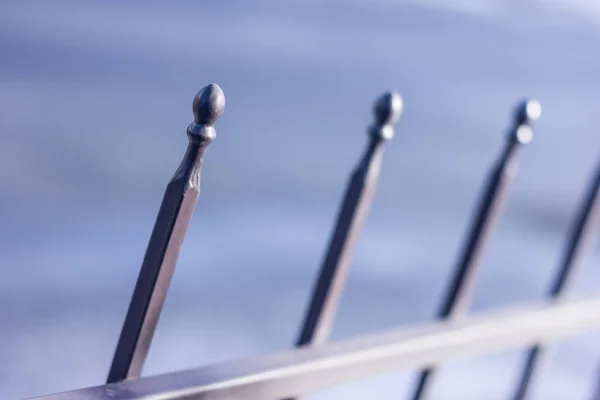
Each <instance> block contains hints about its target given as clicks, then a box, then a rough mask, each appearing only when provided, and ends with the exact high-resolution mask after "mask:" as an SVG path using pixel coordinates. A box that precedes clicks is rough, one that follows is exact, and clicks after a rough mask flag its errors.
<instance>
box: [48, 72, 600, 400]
mask: <svg viewBox="0 0 600 400" xmlns="http://www.w3.org/2000/svg"><path fill="white" fill-rule="evenodd" d="M402 106H403V102H402V98H401V97H400V95H399V94H397V93H385V94H384V95H382V96H381V97H380V98H379V99H378V100H377V101H376V103H375V106H374V122H373V124H372V125H371V127H370V128H369V129H368V132H367V133H368V140H367V144H366V148H365V151H364V154H363V155H362V156H361V157H360V159H359V161H358V164H357V165H356V167H355V169H354V170H353V172H352V174H351V177H350V181H349V183H348V188H347V190H346V193H345V195H344V198H343V200H342V205H341V209H340V211H339V214H338V218H337V222H336V225H335V228H334V230H333V234H332V237H331V241H330V243H329V247H328V249H327V253H326V255H325V258H324V261H323V263H322V266H321V269H320V272H319V275H318V279H317V282H316V284H315V286H314V291H313V293H312V297H311V298H310V303H309V306H308V310H307V313H306V316H305V319H304V321H303V324H302V329H301V331H300V334H299V336H298V339H297V341H296V348H295V349H292V350H290V351H287V352H283V353H279V354H273V355H267V356H265V357H259V358H253V359H247V360H240V361H236V362H228V363H222V364H218V365H213V366H208V367H202V368H197V369H193V370H187V371H181V372H175V373H171V374H165V375H160V376H155V377H146V378H142V377H141V374H142V370H143V366H144V362H145V360H146V356H147V354H148V350H149V348H150V344H151V342H152V337H153V334H154V331H155V328H156V325H157V323H158V320H159V316H160V313H161V309H162V307H163V303H164V300H165V297H166V294H167V290H168V288H169V284H170V281H171V277H172V276H173V272H174V270H175V265H176V263H177V258H178V256H179V252H180V249H181V246H182V244H183V240H184V238H185V235H186V231H187V229H188V226H189V223H190V220H191V217H192V214H193V212H194V209H195V205H196V201H197V199H198V196H199V193H200V174H201V169H202V163H203V158H204V153H205V151H206V149H207V147H208V145H209V144H210V143H211V142H212V141H213V140H214V139H215V137H216V130H215V127H214V125H215V123H216V121H217V120H218V118H219V117H220V116H221V114H222V113H223V111H224V108H225V96H224V94H223V92H222V90H221V88H220V87H219V86H218V85H216V84H211V85H208V86H206V87H204V88H203V89H202V90H200V92H199V93H198V94H197V95H196V97H195V99H194V103H193V112H194V122H192V124H190V125H189V127H188V128H187V135H188V137H189V145H188V148H187V151H186V153H185V156H184V157H183V160H182V162H181V164H180V166H179V168H178V169H177V171H176V172H175V175H174V176H173V178H172V179H171V181H170V182H169V184H168V185H167V189H166V192H165V195H164V198H163V202H162V205H161V207H160V210H159V213H158V217H157V219H156V223H155V225H154V230H153V232H152V236H151V238H150V243H149V244H148V248H147V250H146V255H145V257H144V261H143V263H142V267H141V271H140V274H139V277H138V281H137V284H136V287H135V290H134V293H133V297H132V299H131V303H130V305H129V309H128V311H127V315H126V318H125V322H124V324H123V329H122V331H121V336H120V338H119V341H118V344H117V347H116V351H115V354H114V358H113V361H112V365H111V367H110V371H109V373H108V378H107V383H106V384H105V385H102V386H97V387H91V388H86V389H79V390H74V391H70V392H65V393H59V394H54V395H49V396H43V397H38V398H37V399H40V400H42V399H43V400H84V399H85V400H100V399H103V400H109V399H110V400H117V399H118V400H125V399H153V400H158V399H237V398H240V399H242V398H243V399H281V398H290V397H296V396H300V395H303V394H306V393H308V392H310V391H314V390H317V389H320V388H324V387H328V386H333V385H338V384H342V383H345V382H350V381H353V380H356V379H362V378H366V377H369V376H374V375H377V374H381V373H384V372H389V371H394V370H401V369H416V368H422V371H421V372H420V374H419V379H418V383H417V385H416V388H415V390H414V393H413V394H412V395H411V399H413V400H423V399H426V398H427V397H428V390H429V388H430V387H431V385H432V382H433V380H434V379H435V371H436V368H438V367H439V365H440V363H442V362H444V361H447V360H450V359H452V358H454V357H458V356H463V355H469V354H481V353H489V352H493V351H498V350H503V349H507V348H514V347H521V346H529V350H528V352H527V357H526V359H525V360H524V364H523V371H522V373H521V377H520V380H519V382H517V384H516V386H515V390H514V394H513V395H512V397H511V399H513V400H520V399H525V398H526V394H527V391H528V388H529V386H530V385H529V384H530V381H531V379H532V377H533V375H534V374H535V372H536V369H537V366H538V364H539V363H540V358H541V356H542V354H543V352H544V345H545V344H547V343H548V342H549V341H555V340H557V339H560V338H563V337H566V336H569V335H573V334H577V333H581V332H585V331H589V330H600V297H596V298H588V299H579V300H569V301H566V300H565V299H564V298H563V295H564V294H565V292H566V289H567V288H568V286H569V282H570V281H572V278H573V275H574V274H575V272H576V270H577V267H579V266H580V265H581V264H582V263H583V262H584V261H585V258H586V255H587V256H589V253H590V252H591V250H592V249H593V244H594V242H595V239H596V235H597V233H598V230H599V227H600V195H599V188H600V164H599V165H598V168H597V170H596V171H595V172H594V174H593V177H592V179H591V181H590V184H589V188H588V189H587V191H586V193H585V195H584V198H583V200H582V204H581V206H580V208H579V209H578V210H577V213H576V215H575V218H574V221H573V226H572V227H571V231H570V233H569V234H568V236H567V240H566V247H565V249H564V255H563V257H562V259H561V260H560V262H559V265H558V267H557V271H556V277H555V278H554V282H553V283H552V285H551V286H550V288H549V291H548V295H547V298H546V299H545V300H544V301H542V302H540V303H539V304H534V305H528V306H522V307H519V308H510V309H504V310H500V311H495V312H488V313H486V314H483V315H475V316H472V315H469V314H468V309H469V304H470V301H471V297H472V292H473V289H474V286H475V284H476V279H477V273H478V270H479V269H480V267H481V262H482V258H483V255H484V252H485V248H486V245H487V243H488V242H489V240H490V235H491V233H492V231H493V228H494V225H495V223H496V221H497V220H498V218H499V216H500V215H501V213H502V209H503V204H504V200H505V199H506V197H507V195H508V192H509V189H510V184H511V182H512V181H513V180H514V178H515V176H516V174H517V170H518V152H519V151H520V150H521V149H522V148H523V147H524V146H525V145H526V144H527V143H529V142H530V141H531V140H532V138H533V131H532V125H533V122H534V121H535V120H536V119H537V118H539V117H540V115H541V105H540V104H539V102H537V101H535V100H523V101H522V102H520V104H519V105H518V106H517V107H516V109H515V111H514V115H513V121H512V122H511V126H510V128H509V130H508V133H507V135H506V143H505V145H504V148H503V149H502V150H501V152H500V155H499V157H498V160H497V161H496V162H495V163H494V164H493V166H492V168H491V171H490V173H489V176H488V178H487V182H486V183H485V187H484V189H483V192H482V194H481V198H480V201H479V204H478V205H477V207H476V210H475V213H474V215H473V220H472V222H471V224H470V227H469V229H468V232H467V235H466V240H465V242H464V246H463V248H462V250H461V252H460V257H459V259H458V261H457V263H456V268H455V272H454V276H453V278H452V279H451V281H450V282H449V285H448V289H447V292H446V294H445V298H444V301H443V303H442V304H441V306H440V309H439V311H438V313H437V315H436V317H437V320H436V321H435V322H432V323H430V324H427V325H424V326H417V327H409V328H405V329H401V330H398V331H394V332H388V333H384V334H379V335H372V336H363V337H360V338H357V339H353V340H346V341H339V342H336V343H327V339H328V336H329V333H330V330H331V327H332V325H333V322H334V319H335V315H336V311H337V307H338V303H339V300H340V296H341V294H342V292H343V290H344V284H345V280H346V276H347V274H348V270H349V266H350V263H351V259H352V253H353V249H354V247H355V245H356V243H357V241H358V236H359V234H360V231H361V227H362V225H363V222H364V221H365V219H366V217H367V215H368V213H369V209H370V208H371V203H372V199H373V196H374V194H375V191H376V186H377V183H378V180H379V174H380V170H381V163H382V157H383V150H384V144H385V142H386V141H387V140H390V139H392V138H393V136H394V124H395V123H396V122H397V121H398V120H399V118H400V115H401V113H402ZM592 389H594V388H592ZM595 390H596V392H595V393H592V395H591V396H592V397H590V400H600V389H595Z"/></svg>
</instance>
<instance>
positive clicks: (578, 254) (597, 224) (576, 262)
mask: <svg viewBox="0 0 600 400" xmlns="http://www.w3.org/2000/svg"><path fill="white" fill-rule="evenodd" d="M599 230H600V163H599V164H598V166H597V168H596V171H595V173H594V176H593V178H592V179H591V180H590V183H589V187H588V190H587V192H586V194H585V198H584V199H583V202H582V203H581V206H580V208H579V210H578V212H577V215H576V217H575V219H574V221H573V225H572V227H571V232H570V234H569V237H568V239H567V244H566V246H565V249H564V252H563V256H562V258H561V260H560V264H559V268H558V273H557V275H556V277H555V278H554V281H553V282H552V285H551V286H550V290H549V291H548V297H549V298H550V299H552V300H558V299H559V298H561V297H562V296H565V294H566V292H567V291H568V288H569V286H570V285H571V284H572V282H573V279H574V275H575V274H576V273H577V270H578V269H579V268H580V266H581V264H582V263H583V262H584V260H585V259H586V258H587V257H588V256H590V255H591V252H592V250H593V246H594V243H595V242H596V240H597V237H598V231H599ZM543 353H544V348H543V347H542V346H541V345H539V344H538V345H535V346H533V347H531V348H530V349H529V351H528V352H527V358H526V361H525V364H524V366H523V372H522V373H521V379H520V380H519V383H518V385H517V389H516V391H515V395H514V397H513V399H514V400H523V399H525V398H526V395H527V391H528V389H529V387H530V384H531V380H532V379H533V373H534V370H535V369H536V368H537V365H539V363H540V361H541V359H542V358H543Z"/></svg>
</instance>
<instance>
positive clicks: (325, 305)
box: [296, 92, 403, 346]
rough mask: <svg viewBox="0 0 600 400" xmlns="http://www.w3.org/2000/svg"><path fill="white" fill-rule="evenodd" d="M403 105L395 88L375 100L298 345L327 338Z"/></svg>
mask: <svg viewBox="0 0 600 400" xmlns="http://www.w3.org/2000/svg"><path fill="white" fill-rule="evenodd" d="M402 106H403V104H402V97H401V96H400V95H399V94H397V93H392V92H388V93H385V94H383V95H382V96H381V97H380V98H379V99H378V100H377V102H376V103H375V106H374V109H373V111H374V117H375V121H374V123H373V125H371V127H370V128H369V130H368V134H369V141H368V144H367V148H366V150H365V152H364V155H363V156H362V158H361V160H360V161H359V163H358V165H357V166H356V167H355V169H354V171H353V173H352V175H351V178H350V181H349V184H348V187H347V189H346V194H345V197H344V199H343V203H342V207H341V209H340V211H339V214H338V218H337V223H336V225H335V229H334V231H333V235H332V237H331V241H330V243H329V248H328V250H327V254H326V256H325V259H324V261H323V264H322V265H321V270H320V274H319V277H318V280H317V283H316V285H315V286H314V289H313V293H312V298H311V301H310V306H309V308H308V312H307V314H306V316H305V319H304V324H303V326H302V330H301V333H300V336H299V338H298V340H297V342H296V346H304V345H309V344H310V345H315V344H320V343H323V342H326V341H327V338H328V336H329V333H330V331H331V326H332V325H333V320H334V317H335V314H336V311H337V306H338V303H339V300H340V297H341V294H342V291H343V289H344V283H345V280H346V276H347V274H348V268H349V264H350V261H351V256H352V252H353V250H354V247H355V245H356V241H357V238H358V235H359V233H360V230H361V228H362V225H363V222H364V220H365V218H366V216H367V214H368V212H369V209H370V207H371V203H372V199H373V195H374V193H375V187H376V185H377V182H378V180H379V171H380V168H381V161H382V155H383V147H382V144H383V142H385V141H387V140H389V139H391V138H392V137H393V136H394V124H395V123H396V122H397V121H398V119H399V118H400V115H401V114H402Z"/></svg>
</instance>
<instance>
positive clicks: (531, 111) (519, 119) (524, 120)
mask: <svg viewBox="0 0 600 400" xmlns="http://www.w3.org/2000/svg"><path fill="white" fill-rule="evenodd" d="M541 115H542V105H541V104H540V102H539V101H537V100H533V99H526V100H523V101H521V103H519V105H518V106H517V108H516V109H515V125H531V124H532V123H533V122H534V121H536V120H538V119H539V118H540V116H541Z"/></svg>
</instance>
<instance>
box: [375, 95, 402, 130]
mask: <svg viewBox="0 0 600 400" xmlns="http://www.w3.org/2000/svg"><path fill="white" fill-rule="evenodd" d="M402 105H403V104H402V96H400V95H399V94H398V93H392V92H387V93H384V94H383V95H381V97H379V99H377V101H376V102H375V107H374V108H373V112H374V114H375V124H376V125H378V126H383V125H393V124H394V123H396V122H397V121H398V119H400V115H401V114H402Z"/></svg>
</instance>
